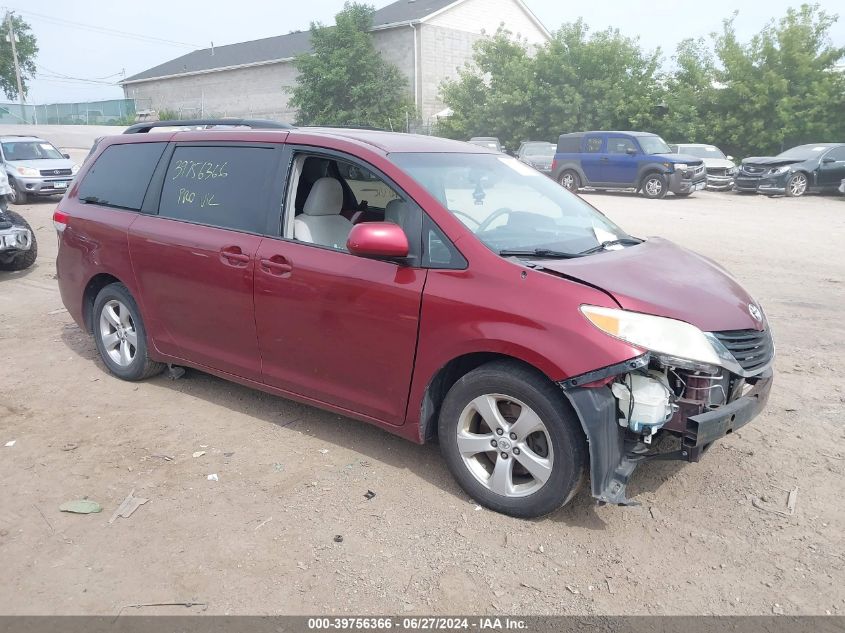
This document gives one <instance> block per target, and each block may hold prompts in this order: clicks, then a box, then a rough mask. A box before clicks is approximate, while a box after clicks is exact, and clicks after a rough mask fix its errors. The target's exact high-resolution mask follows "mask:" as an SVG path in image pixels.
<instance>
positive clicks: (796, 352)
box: [0, 192, 845, 615]
mask: <svg viewBox="0 0 845 633" xmlns="http://www.w3.org/2000/svg"><path fill="white" fill-rule="evenodd" d="M585 197H586V198H587V199H588V200H589V201H590V202H591V203H593V204H594V205H595V206H597V207H598V208H599V209H601V210H603V211H604V212H605V213H607V214H608V215H609V216H610V217H611V218H612V219H614V220H615V221H617V222H618V223H620V224H621V225H622V226H624V227H626V228H627V229H628V230H629V231H631V232H632V233H634V234H636V235H643V236H644V235H662V236H665V237H668V238H670V239H672V240H675V241H677V242H678V243H680V244H682V245H684V246H687V247H690V248H692V249H695V250H697V251H699V252H701V253H704V254H706V255H708V256H710V257H712V258H713V259H715V260H717V261H719V262H720V263H722V264H723V265H725V266H726V267H727V268H728V269H730V270H731V271H732V272H733V273H734V274H735V275H736V276H737V277H738V278H739V279H741V280H742V282H743V283H744V284H745V285H746V286H747V287H748V288H749V289H750V290H751V292H752V293H753V294H754V295H755V296H756V297H757V298H758V299H759V300H760V302H761V303H762V304H763V306H764V307H765V308H766V310H767V313H768V317H769V319H770V321H771V323H772V326H773V329H774V331H775V338H776V342H777V346H778V358H777V367H776V370H777V377H776V384H775V387H774V390H773V393H772V397H771V399H770V401H769V405H768V409H767V410H766V411H765V413H764V414H763V415H762V416H761V417H759V418H758V419H756V420H755V421H754V422H753V423H752V424H751V425H749V426H748V427H746V428H744V429H743V430H742V431H740V432H738V433H735V434H733V435H731V436H730V437H728V438H727V439H725V440H724V441H722V442H720V443H719V444H718V445H717V446H716V447H715V448H714V449H713V450H712V451H710V453H709V454H708V455H706V456H705V458H704V460H703V461H702V462H701V463H698V464H681V463H672V462H667V463H659V462H657V463H651V464H646V465H644V466H643V467H641V468H640V469H639V470H638V471H637V473H636V474H635V476H634V478H633V481H632V483H631V486H630V488H629V490H630V493H631V494H632V495H633V496H634V497H636V499H637V500H638V501H640V502H641V503H642V505H641V506H638V507H629V508H620V507H612V506H604V507H597V506H596V505H594V503H593V502H592V500H591V499H590V497H589V494H581V495H580V496H579V497H577V498H576V500H575V501H574V502H573V503H572V504H571V505H570V506H569V507H567V508H565V509H563V510H561V511H559V512H558V513H556V514H554V515H552V516H550V517H547V518H544V519H541V520H534V521H521V520H516V519H511V518H508V517H505V516H502V515H498V514H495V513H492V512H489V511H487V510H482V509H480V508H478V507H476V506H475V504H473V503H471V502H470V501H469V499H468V498H467V496H466V495H465V494H464V493H463V492H462V491H461V490H460V489H459V488H458V486H457V485H456V484H455V483H454V482H453V481H452V479H451V477H450V476H449V474H448V472H447V470H446V468H445V466H444V465H443V463H442V462H441V460H440V457H439V454H438V449H437V447H436V446H424V447H420V446H416V445H413V444H410V443H406V442H404V441H402V440H400V439H398V438H396V437H393V436H391V435H388V434H387V433H385V432H383V431H380V430H378V429H376V428H373V427H370V426H367V425H364V424H361V423H358V422H354V421H351V420H348V419H344V418H341V417H339V416H337V415H333V414H329V413H325V412H322V411H319V410H317V409H312V408H309V407H306V406H302V405H298V404H295V403H291V402H288V401H285V400H282V399H279V398H275V397H272V396H269V395H265V394H262V393H258V392H255V391H251V390H249V389H246V388H243V387H240V386H237V385H234V384H230V383H227V382H224V381H222V380H219V379H217V378H214V377H211V376H208V375H204V374H201V373H199V372H193V371H192V372H189V373H188V375H187V376H185V377H184V378H182V379H181V380H178V381H170V380H168V379H167V378H166V377H163V376H161V377H158V378H155V379H152V380H149V381H147V382H144V383H140V384H133V383H126V382H122V381H120V380H117V379H115V378H113V377H111V376H110V375H109V374H107V373H106V371H105V370H104V367H103V365H102V364H101V363H100V361H99V359H98V358H97V355H96V351H95V348H94V344H93V342H92V340H91V339H90V338H89V337H87V336H86V335H85V334H83V333H82V332H81V331H80V330H79V328H78V327H77V326H76V325H75V324H74V323H73V322H72V320H71V319H70V317H69V316H68V314H67V313H66V312H64V311H62V310H61V307H62V304H61V300H60V298H59V294H58V290H57V287H56V282H55V280H54V272H55V269H54V259H55V254H56V238H55V235H54V231H53V228H52V225H51V222H50V217H51V214H52V211H53V209H54V207H55V203H54V202H36V203H33V204H31V205H28V206H26V207H23V208H21V209H20V210H21V211H22V213H23V214H24V215H25V216H26V217H27V218H28V219H29V221H30V222H31V223H32V225H33V226H34V227H35V228H36V231H37V234H38V240H39V247H40V251H39V258H38V261H37V264H36V266H35V267H33V268H32V269H30V270H29V271H27V272H24V273H20V274H9V273H0V358H2V359H3V361H2V364H0V479H2V481H3V486H2V488H0V508H2V510H0V560H2V562H3V567H4V570H3V579H2V582H0V587H2V591H0V613H4V614H10V613H15V614H42V613H43V614H114V613H117V612H118V610H119V609H120V608H121V607H123V606H124V605H128V604H137V603H151V602H182V601H190V602H201V603H205V604H206V605H207V606H205V607H193V608H189V609H186V608H185V607H149V608H146V609H143V610H142V611H140V612H142V613H144V614H154V613H168V614H179V615H181V614H186V613H191V612H206V613H215V614H224V613H225V614H248V613H249V614H305V613H361V614H376V613H387V614H390V613H399V614H405V613H436V614H445V613H466V614H476V613H477V614H481V613H491V614H504V613H511V614H666V613H671V614H771V613H785V614H825V613H837V614H845V598H843V592H842V586H843V583H845V559H843V552H845V536H843V534H845V531H843V528H842V526H843V519H844V518H845V508H844V507H843V505H845V504H843V502H842V500H841V497H839V496H838V492H837V487H836V486H837V485H841V483H842V481H843V474H845V434H844V433H845V431H843V415H842V414H843V410H845V392H844V391H843V388H842V383H840V381H839V378H840V376H839V375H838V373H837V370H841V369H842V368H843V356H845V351H843V350H845V326H843V320H842V314H843V311H845V294H843V289H845V255H843V251H842V245H843V244H845V197H842V198H835V197H818V196H810V197H807V198H804V199H799V200H792V199H771V200H770V199H766V198H761V197H756V196H751V197H745V196H739V195H734V194H717V193H707V192H702V193H699V194H696V195H695V196H693V197H691V198H688V199H680V198H671V197H670V198H668V199H666V200H662V201H656V202H650V201H647V200H644V199H642V198H638V197H635V196H632V195H630V194H585ZM11 440H15V444H14V446H11V447H3V444H5V443H6V442H7V441H11ZM203 451H204V454H202V455H201V456H198V457H194V456H193V455H194V454H195V453H198V452H203ZM165 456H166V457H165ZM209 474H217V476H218V479H219V480H218V481H209V480H208V479H207V476H208V475H209ZM795 488H797V489H798V493H797V506H796V507H797V509H796V512H795V514H794V516H782V515H779V514H775V513H771V512H766V511H764V510H761V509H759V508H757V507H756V506H755V505H754V504H752V499H755V498H760V499H763V503H764V504H768V506H769V507H771V508H783V507H785V503H786V496H787V491H788V490H793V489H795ZM132 490H134V491H135V495H136V496H141V497H145V498H148V499H149V502H148V503H147V504H146V505H143V506H141V507H140V508H139V509H138V510H137V511H136V512H135V513H134V514H133V515H132V516H131V517H130V518H128V519H125V518H119V519H117V520H116V521H115V522H114V523H113V524H109V523H108V519H109V518H110V517H111V515H112V513H113V512H114V510H115V509H116V508H117V506H118V505H119V504H120V502H121V501H122V500H123V499H124V497H125V496H126V495H127V494H128V493H129V492H130V491H132ZM368 490H371V491H373V492H375V493H376V496H375V497H374V498H372V499H370V500H368V499H366V498H365V496H364V495H365V493H367V491H368ZM83 497H89V498H91V499H94V500H96V501H98V502H100V503H101V504H102V505H103V508H104V509H103V512H102V513H101V514H94V515H87V516H85V515H72V514H66V513H61V512H59V505H60V504H62V503H63V502H65V501H68V500H71V499H79V498H83ZM336 535H340V536H342V537H343V540H342V542H339V543H338V542H336ZM133 612H135V611H134V610H133Z"/></svg>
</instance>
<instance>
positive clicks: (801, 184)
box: [786, 171, 808, 198]
mask: <svg viewBox="0 0 845 633" xmlns="http://www.w3.org/2000/svg"><path fill="white" fill-rule="evenodd" d="M807 184H808V182H807V174H805V173H804V172H801V171H798V172H795V173H794V174H792V176H790V177H789V180H788V181H787V182H786V195H787V196H788V197H789V198H798V197H800V196H803V195H804V194H805V193H807Z"/></svg>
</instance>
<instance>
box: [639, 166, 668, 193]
mask: <svg viewBox="0 0 845 633" xmlns="http://www.w3.org/2000/svg"><path fill="white" fill-rule="evenodd" d="M651 174H661V175H663V176H666V175H668V174H669V170H668V169H666V168H665V167H664V166H663V165H659V164H657V163H647V164H645V165H643V166H642V167H640V173H639V175H638V176H637V191H639V190H641V189H642V188H643V181H644V180H645V179H646V178H648V177H649V176H650V175H651Z"/></svg>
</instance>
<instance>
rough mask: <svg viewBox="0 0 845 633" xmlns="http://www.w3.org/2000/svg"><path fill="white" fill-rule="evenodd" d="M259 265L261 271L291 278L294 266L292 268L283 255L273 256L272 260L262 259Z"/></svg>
mask: <svg viewBox="0 0 845 633" xmlns="http://www.w3.org/2000/svg"><path fill="white" fill-rule="evenodd" d="M258 263H259V264H260V265H261V270H263V271H264V272H265V273H268V274H270V275H276V276H278V277H290V274H291V272H292V271H293V266H291V264H290V262H289V261H288V260H287V258H285V257H282V256H281V255H273V256H272V257H270V258H267V257H262V258H261V259H260V260H259V262H258Z"/></svg>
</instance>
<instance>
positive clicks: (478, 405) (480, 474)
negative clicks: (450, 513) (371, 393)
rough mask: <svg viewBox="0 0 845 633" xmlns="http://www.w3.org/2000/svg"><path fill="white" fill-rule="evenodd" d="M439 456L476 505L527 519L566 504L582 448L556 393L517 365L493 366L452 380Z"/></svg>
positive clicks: (581, 468)
mask: <svg viewBox="0 0 845 633" xmlns="http://www.w3.org/2000/svg"><path fill="white" fill-rule="evenodd" d="M438 436H439V438H440V451H441V453H442V454H443V458H444V460H445V461H446V465H447V466H448V467H449V470H450V471H451V473H452V475H453V476H454V477H455V479H456V480H457V482H458V483H459V484H460V486H461V487H462V488H463V489H464V490H465V491H466V492H467V493H468V494H469V495H470V496H471V497H472V498H473V499H474V500H475V501H476V502H478V503H479V504H481V505H483V506H486V507H488V508H491V509H492V510H496V511H497V512H502V513H504V514H509V515H511V516H516V517H523V518H530V517H538V516H543V515H544V514H549V513H550V512H553V511H555V510H557V509H558V508H560V507H561V506H563V505H565V504H566V503H568V502H569V500H570V499H572V497H574V496H575V493H576V492H577V491H578V488H579V487H580V485H581V482H582V479H583V477H584V472H585V467H586V464H587V443H586V441H585V438H584V434H583V431H582V430H581V425H580V422H579V421H578V418H577V417H576V416H575V414H574V412H573V411H572V409H571V407H570V406H569V404H568V402H567V401H566V398H565V397H564V395H563V392H562V391H561V390H560V388H559V387H558V386H557V385H555V384H554V383H553V382H551V381H550V380H549V379H548V378H547V377H546V376H544V375H543V374H541V373H540V372H538V371H537V370H535V369H533V368H531V367H528V366H527V365H523V364H521V363H518V362H516V361H507V360H501V361H493V362H490V363H487V364H485V365H482V366H480V367H478V368H477V369H474V370H472V371H470V372H469V373H467V374H466V375H464V376H463V377H462V378H461V379H460V380H458V381H457V382H456V383H455V384H454V385H453V386H452V388H451V389H450V390H449V393H448V394H446V398H445V400H444V401H443V406H442V407H441V408H440V420H439V423H438Z"/></svg>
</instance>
